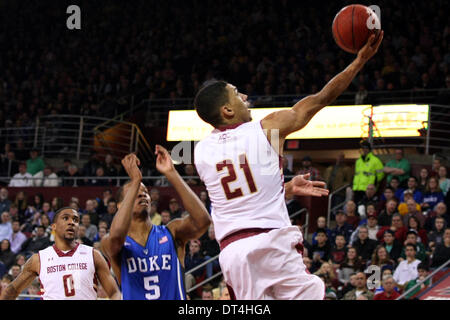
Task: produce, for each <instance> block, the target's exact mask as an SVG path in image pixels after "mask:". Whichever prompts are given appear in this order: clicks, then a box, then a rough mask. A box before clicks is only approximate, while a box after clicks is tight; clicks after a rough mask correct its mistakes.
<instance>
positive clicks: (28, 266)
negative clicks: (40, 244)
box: [0, 253, 39, 300]
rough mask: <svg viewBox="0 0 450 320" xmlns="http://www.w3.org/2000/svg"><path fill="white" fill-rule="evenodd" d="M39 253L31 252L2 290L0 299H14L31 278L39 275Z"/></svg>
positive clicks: (28, 283) (31, 280) (30, 281)
mask: <svg viewBox="0 0 450 320" xmlns="http://www.w3.org/2000/svg"><path fill="white" fill-rule="evenodd" d="M38 272H39V255H38V254H37V253H35V254H33V255H32V256H31V258H30V259H28V261H27V262H26V263H25V264H24V265H23V270H22V272H21V273H20V274H19V275H18V276H17V278H16V279H14V281H13V282H11V283H10V284H9V285H8V286H7V287H6V289H5V291H3V292H2V295H1V296H0V300H15V299H16V298H17V296H18V295H19V294H20V293H21V292H22V291H23V290H25V288H27V287H28V286H29V285H30V284H31V283H32V282H33V280H34V279H35V278H36V277H37V276H38V275H39V273H38Z"/></svg>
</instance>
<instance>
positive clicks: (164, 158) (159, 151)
mask: <svg viewBox="0 0 450 320" xmlns="http://www.w3.org/2000/svg"><path fill="white" fill-rule="evenodd" d="M155 154H156V169H158V171H159V172H161V173H162V174H164V175H165V174H167V173H169V172H171V171H175V167H174V165H173V162H172V158H171V157H170V154H169V152H168V151H167V150H166V149H165V148H164V147H162V146H160V145H158V144H157V145H156V147H155Z"/></svg>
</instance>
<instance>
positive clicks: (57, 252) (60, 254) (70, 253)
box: [53, 243, 80, 257]
mask: <svg viewBox="0 0 450 320" xmlns="http://www.w3.org/2000/svg"><path fill="white" fill-rule="evenodd" d="M79 246H80V244H79V243H77V245H76V246H75V247H73V248H72V250H70V251H69V252H67V253H64V252H62V251H61V250H59V248H58V247H57V246H56V244H54V245H53V249H54V250H55V252H56V254H57V255H58V257H71V256H73V254H74V253H75V251H77V249H78V247H79Z"/></svg>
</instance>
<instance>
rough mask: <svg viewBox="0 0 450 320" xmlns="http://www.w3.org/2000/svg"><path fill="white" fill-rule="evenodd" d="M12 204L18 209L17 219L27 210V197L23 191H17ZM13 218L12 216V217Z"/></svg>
mask: <svg viewBox="0 0 450 320" xmlns="http://www.w3.org/2000/svg"><path fill="white" fill-rule="evenodd" d="M14 204H15V205H16V207H17V209H18V214H19V218H20V217H21V216H23V214H24V213H25V210H26V209H27V208H28V197H27V194H26V192H25V191H22V190H21V191H19V192H17V194H16V198H15V199H14ZM12 217H13V218H14V216H12Z"/></svg>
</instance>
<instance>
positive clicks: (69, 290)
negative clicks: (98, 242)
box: [39, 244, 97, 300]
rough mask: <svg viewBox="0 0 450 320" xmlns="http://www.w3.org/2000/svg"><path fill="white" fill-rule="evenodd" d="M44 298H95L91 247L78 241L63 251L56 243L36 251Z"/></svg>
mask: <svg viewBox="0 0 450 320" xmlns="http://www.w3.org/2000/svg"><path fill="white" fill-rule="evenodd" d="M39 261H40V265H41V266H40V270H39V280H40V282H41V285H42V291H43V298H44V300H67V299H69V300H95V299H97V292H96V290H95V289H94V278H95V265H94V252H93V248H92V247H89V246H85V245H83V244H79V245H77V246H76V247H75V248H73V249H72V250H70V251H69V252H66V253H64V252H62V251H61V250H59V249H58V248H57V247H56V246H55V245H53V246H50V247H48V248H47V249H44V250H41V251H39Z"/></svg>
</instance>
